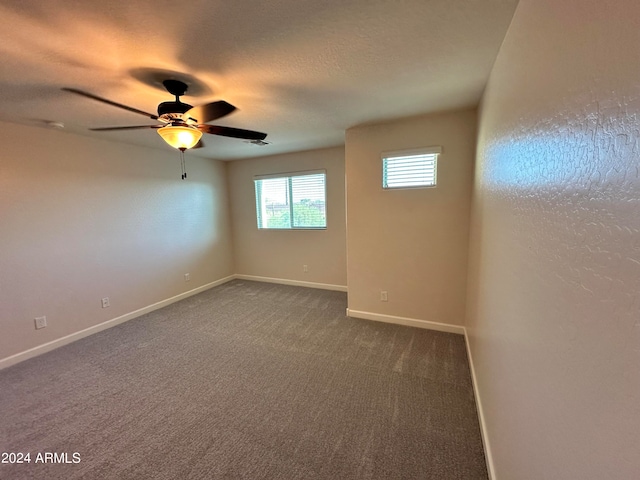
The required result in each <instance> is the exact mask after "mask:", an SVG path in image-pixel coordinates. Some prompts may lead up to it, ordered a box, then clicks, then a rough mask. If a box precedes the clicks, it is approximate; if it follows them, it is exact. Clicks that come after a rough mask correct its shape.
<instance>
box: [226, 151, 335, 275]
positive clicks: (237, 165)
mask: <svg viewBox="0 0 640 480" xmlns="http://www.w3.org/2000/svg"><path fill="white" fill-rule="evenodd" d="M320 169H325V170H326V171H327V229H326V230H258V226H257V223H256V222H257V220H256V200H255V198H256V197H255V191H254V183H253V176H254V175H264V174H271V173H286V172H299V171H304V170H320ZM227 172H228V176H229V191H230V195H231V220H232V229H233V245H234V258H235V273H238V274H242V275H256V276H260V277H271V278H278V279H285V280H297V281H304V282H314V283H325V284H330V285H339V286H345V285H346V284H347V272H346V238H345V206H344V201H345V193H344V189H345V186H344V148H342V147H339V148H328V149H321V150H311V151H306V152H298V153H291V154H283V155H274V156H271V157H261V158H257V159H247V160H236V161H233V162H228V163H227ZM303 265H307V266H308V271H307V272H303V268H302V266H303Z"/></svg>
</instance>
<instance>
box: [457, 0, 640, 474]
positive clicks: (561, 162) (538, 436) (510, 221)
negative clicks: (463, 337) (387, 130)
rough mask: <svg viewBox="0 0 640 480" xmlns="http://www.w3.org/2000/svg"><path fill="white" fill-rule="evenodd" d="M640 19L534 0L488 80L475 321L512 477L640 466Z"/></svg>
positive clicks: (491, 427) (502, 468)
mask: <svg viewBox="0 0 640 480" xmlns="http://www.w3.org/2000/svg"><path fill="white" fill-rule="evenodd" d="M638 19H640V3H638V2H637V1H636V0H618V1H616V2H602V1H600V0H587V1H585V0H563V1H561V2H558V1H556V0H535V1H534V0H521V1H520V4H519V7H518V9H517V11H516V15H515V17H514V20H513V23H512V25H511V28H510V30H509V33H508V35H507V37H506V39H505V42H504V44H503V46H502V49H501V51H500V54H499V57H498V59H497V62H496V64H495V66H494V69H493V72H492V75H491V79H490V82H489V85H488V88H487V90H486V92H485V95H484V100H483V106H482V111H481V115H480V123H479V144H478V168H477V178H476V182H475V197H474V215H473V226H472V231H473V236H472V241H471V262H470V265H471V267H470V272H471V274H470V283H469V292H470V296H469V318H468V331H469V334H470V340H471V342H470V343H471V351H472V356H473V360H474V364H475V369H476V374H477V380H478V387H479V391H480V398H481V401H482V404H483V410H484V416H485V421H486V425H487V431H488V434H489V435H488V436H489V441H490V446H491V451H492V456H493V461H494V467H495V473H496V478H498V479H500V480H510V479H518V480H527V479H531V480H539V479H543V478H549V479H551V478H552V479H554V480H575V479H581V480H589V479H593V480H601V479H604V478H616V479H631V478H640V455H639V452H640V323H639V322H640V175H639V173H638V172H639V170H640V161H639V157H638V155H639V148H638V147H639V140H640V133H639V132H640V130H639V123H638V118H640V88H639V85H640V62H639V61H638V59H639V58H640V22H639V21H638Z"/></svg>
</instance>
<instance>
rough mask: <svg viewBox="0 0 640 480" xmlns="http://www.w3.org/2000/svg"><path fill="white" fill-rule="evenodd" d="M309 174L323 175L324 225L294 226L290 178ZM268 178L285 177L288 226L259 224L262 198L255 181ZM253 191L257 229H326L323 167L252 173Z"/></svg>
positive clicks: (325, 192)
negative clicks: (259, 173)
mask: <svg viewBox="0 0 640 480" xmlns="http://www.w3.org/2000/svg"><path fill="white" fill-rule="evenodd" d="M310 175H323V176H324V182H323V184H324V185H323V186H324V192H323V193H324V226H319V227H299V226H294V225H293V220H294V218H295V217H294V212H293V207H294V202H293V193H294V188H293V182H292V179H293V178H295V177H305V176H310ZM268 179H287V187H286V188H287V197H288V199H289V218H290V224H291V226H289V227H262V226H260V223H261V222H260V219H261V215H260V213H259V212H260V209H259V206H260V207H262V198H260V199H259V198H258V189H257V182H258V181H259V180H268ZM253 192H254V196H255V206H256V225H257V227H258V230H280V231H286V230H326V229H327V225H328V214H327V210H328V208H327V207H328V206H327V203H328V202H327V171H326V170H325V169H320V170H303V171H296V172H281V173H268V174H264V175H254V176H253Z"/></svg>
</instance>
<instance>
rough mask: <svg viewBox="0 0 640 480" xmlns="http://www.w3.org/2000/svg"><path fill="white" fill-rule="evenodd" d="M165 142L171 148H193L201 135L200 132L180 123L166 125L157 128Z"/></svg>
mask: <svg viewBox="0 0 640 480" xmlns="http://www.w3.org/2000/svg"><path fill="white" fill-rule="evenodd" d="M158 135H160V136H161V137H162V138H163V140H164V141H165V142H167V143H168V144H169V145H171V146H172V147H173V148H185V149H186V148H193V147H194V146H195V145H196V143H198V141H199V140H200V137H202V132H201V131H200V130H196V129H195V128H191V127H184V126H181V125H167V126H166V127H162V128H159V129H158Z"/></svg>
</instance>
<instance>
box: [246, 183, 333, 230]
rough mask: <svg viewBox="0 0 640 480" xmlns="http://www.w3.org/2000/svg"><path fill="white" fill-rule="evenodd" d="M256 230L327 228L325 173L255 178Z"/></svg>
mask: <svg viewBox="0 0 640 480" xmlns="http://www.w3.org/2000/svg"><path fill="white" fill-rule="evenodd" d="M254 184H255V191H256V213H257V218H258V228H261V229H262V228H273V229H319V228H327V207H326V172H325V171H324V170H318V171H312V172H296V173H280V174H275V175H258V176H255V177H254Z"/></svg>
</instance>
